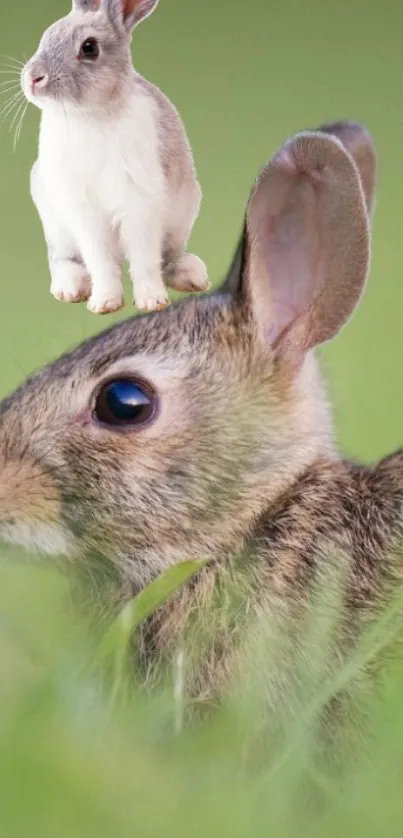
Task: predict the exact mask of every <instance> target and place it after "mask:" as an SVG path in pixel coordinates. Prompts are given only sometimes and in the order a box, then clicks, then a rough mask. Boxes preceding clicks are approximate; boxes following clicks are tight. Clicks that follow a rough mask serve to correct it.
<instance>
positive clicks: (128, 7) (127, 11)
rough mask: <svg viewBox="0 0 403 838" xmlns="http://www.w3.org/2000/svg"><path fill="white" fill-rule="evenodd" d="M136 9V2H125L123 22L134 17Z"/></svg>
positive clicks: (132, 0) (130, 0)
mask: <svg viewBox="0 0 403 838" xmlns="http://www.w3.org/2000/svg"><path fill="white" fill-rule="evenodd" d="M135 8H136V0H123V20H126V18H127V17H129V15H132V14H133V12H134V10H135Z"/></svg>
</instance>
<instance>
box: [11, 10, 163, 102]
mask: <svg viewBox="0 0 403 838" xmlns="http://www.w3.org/2000/svg"><path fill="white" fill-rule="evenodd" d="M157 3H158V0H137V2H134V0H132V2H128V0H126V2H125V0H99V2H97V0H75V2H74V3H73V10H72V11H71V12H70V13H69V14H68V15H66V17H64V18H62V19H61V20H58V21H56V22H55V23H53V24H52V25H51V26H50V27H49V28H48V29H47V30H46V31H45V32H44V34H43V36H42V38H41V40H40V43H39V47H38V49H37V51H36V53H35V55H34V56H33V57H32V58H31V59H30V61H28V62H27V64H26V67H25V68H24V73H30V74H31V75H33V76H35V75H36V76H41V75H43V74H45V73H46V75H47V77H48V82H47V88H46V93H47V97H49V96H52V95H53V97H54V98H55V99H56V100H60V101H62V102H63V101H68V102H71V103H76V104H77V105H80V106H81V105H87V106H90V105H103V104H107V103H108V102H112V101H114V102H116V101H118V100H119V92H120V91H123V90H125V88H126V87H127V85H128V83H130V82H131V77H132V59H131V51H130V40H131V33H132V30H133V28H134V27H135V26H136V25H137V24H138V23H140V21H141V20H143V18H145V17H147V16H148V15H149V14H151V12H152V11H153V10H154V8H155V7H156V5H157ZM88 38H96V39H97V41H98V43H99V45H100V55H99V58H98V59H97V61H96V63H95V62H90V61H89V62H78V61H77V54H78V51H79V49H80V45H81V44H82V43H83V42H84V41H85V40H86V39H88ZM25 92H27V91H26V90H25ZM28 95H29V94H28ZM35 104H37V105H38V104H39V106H40V102H38V101H35Z"/></svg>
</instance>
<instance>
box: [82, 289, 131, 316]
mask: <svg viewBox="0 0 403 838" xmlns="http://www.w3.org/2000/svg"><path fill="white" fill-rule="evenodd" d="M124 304H125V301H124V296H123V293H122V292H121V291H118V292H111V293H108V292H106V293H100V292H98V293H95V294H94V293H92V294H91V297H90V299H89V300H88V303H87V308H88V310H89V311H92V312H93V314H111V313H112V312H113V311H119V309H120V308H123V306H124Z"/></svg>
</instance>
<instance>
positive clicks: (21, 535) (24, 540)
mask: <svg viewBox="0 0 403 838" xmlns="http://www.w3.org/2000/svg"><path fill="white" fill-rule="evenodd" d="M0 537H1V538H2V539H3V541H7V542H8V543H9V544H14V545H17V546H18V547H26V548H29V549H30V550H37V551H38V552H39V553H43V554H45V555H49V556H54V555H64V556H70V555H71V554H72V552H74V543H73V539H72V537H71V535H69V533H68V532H66V531H65V530H64V529H63V528H62V527H61V526H60V525H59V524H53V523H52V524H44V523H38V522H37V521H35V522H34V521H33V522H32V523H24V522H19V523H16V524H2V525H1V526H0Z"/></svg>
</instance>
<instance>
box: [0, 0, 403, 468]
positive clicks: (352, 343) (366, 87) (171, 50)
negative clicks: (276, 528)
mask: <svg viewBox="0 0 403 838" xmlns="http://www.w3.org/2000/svg"><path fill="white" fill-rule="evenodd" d="M67 11H68V2H67V0H66V2H63V0H36V2H35V3H30V2H29V1H28V0H26V2H24V3H23V4H21V3H11V4H6V5H3V9H2V25H1V33H0V52H1V53H3V54H6V55H8V56H14V57H16V58H26V57H29V56H30V55H31V54H32V52H34V51H35V49H36V45H37V42H38V40H39V37H40V35H41V33H42V32H43V30H44V29H45V27H46V26H47V25H49V24H50V23H51V22H52V21H53V20H55V19H56V18H57V17H60V16H62V15H63V14H65V13H66V12H67ZM402 20H403V11H402V8H401V7H399V5H398V3H396V1H395V0H394V1H393V0H382V2H380V0H372V2H371V3H368V2H364V0H349V2H348V3H347V2H346V0H344V2H338V3H336V2H328V3H324V2H323V0H322V2H319V0H283V2H282V3H271V2H268V0H249V2H247V3H245V2H244V3H242V2H240V1H239V0H238V2H233V0H232V2H230V0H214V1H213V0H203V2H200V0H193V2H192V0H161V2H160V4H159V8H158V9H157V11H156V13H155V14H154V15H153V16H152V17H151V18H150V19H149V20H148V21H146V22H145V23H144V24H143V25H142V26H141V27H139V29H138V31H137V32H136V34H135V38H134V45H133V53H134V58H135V64H136V67H137V68H138V70H139V71H140V72H142V73H143V74H144V75H145V76H147V77H148V78H149V79H151V80H152V81H154V82H156V83H157V84H158V85H159V86H160V87H161V88H162V89H163V91H164V92H165V93H166V94H168V96H170V97H171V99H172V100H173V101H174V103H175V104H176V106H177V107H178V109H179V111H180V113H181V115H182V118H183V120H184V122H185V125H186V128H187V130H188V133H189V136H190V139H191V142H192V145H193V150H194V155H195V159H196V165H197V168H198V173H199V179H200V181H201V185H202V188H203V191H204V201H203V204H202V210H201V214H200V217H199V220H198V221H197V223H196V225H195V228H194V234H193V243H192V244H193V249H194V251H195V252H197V253H198V254H200V256H201V257H203V258H204V259H205V260H206V262H207V264H208V267H209V272H210V276H211V277H212V278H213V279H214V281H218V280H219V279H220V277H221V276H222V274H223V272H224V271H225V269H226V267H227V264H228V262H229V260H230V258H231V256H232V251H233V247H234V245H235V241H236V238H237V235H238V232H239V228H240V224H241V218H242V212H243V206H244V202H245V199H246V196H247V193H248V190H249V187H250V185H251V182H252V180H253V178H254V176H255V174H256V172H257V170H258V168H259V166H260V165H261V164H262V163H263V162H264V161H265V160H266V159H267V158H268V157H269V156H270V154H271V153H272V152H273V151H274V149H275V148H276V146H277V145H278V144H280V143H281V142H282V141H283V139H285V138H286V137H287V136H288V135H289V134H291V133H293V132H295V131H297V130H299V129H301V128H304V127H314V126H315V125H317V124H318V123H320V122H322V121H323V120H333V119H336V118H344V117H347V118H352V119H356V120H361V121H363V122H365V123H366V124H367V126H368V127H369V129H370V131H371V132H372V133H373V135H374V137H375V141H376V145H377V148H378V154H379V187H378V205H377V211H376V215H375V224H374V239H373V266H372V271H371V277H370V284H369V288H368V292H367V294H366V297H365V299H364V301H363V303H362V305H361V308H360V310H359V312H358V313H357V314H356V315H355V317H354V319H353V321H352V322H351V324H350V325H349V327H348V328H347V329H346V330H345V331H344V332H343V334H342V335H341V336H340V337H339V338H338V339H337V340H336V341H335V343H334V345H332V346H331V347H327V348H326V350H325V352H324V368H325V370H326V374H327V376H328V379H329V382H330V393H331V396H332V398H333V400H334V403H335V418H336V425H337V428H338V433H339V439H340V442H341V445H342V447H343V449H344V451H345V452H346V453H348V454H351V455H353V456H356V457H363V458H366V459H372V458H374V457H376V456H380V455H382V454H384V453H386V452H387V451H388V450H389V449H391V448H393V447H398V446H399V445H400V444H401V443H402V432H401V431H402V412H403V410H402V409H403V390H402V375H401V359H402V358H403V330H402V328H401V312H402V311H403V282H402V281H401V266H400V261H401V242H402V237H403V230H402V219H403V194H402V189H401V185H400V165H401V164H400V155H401V149H402V148H403V119H402V116H401V105H400V99H401V88H402V78H403V50H402V36H401V29H402V27H401V22H402ZM6 62H7V59H6V58H4V57H3V58H1V59H0V63H3V64H5V63H6ZM6 79H7V76H6V75H4V74H2V75H1V80H2V81H5V80H6ZM1 89H2V90H3V94H2V97H1V98H2V100H3V101H4V102H5V100H6V94H5V93H4V87H3V88H1ZM38 119H39V113H38V112H36V111H35V109H34V108H33V107H30V108H29V109H28V112H27V115H26V118H25V123H24V128H23V131H22V135H21V139H20V142H19V144H18V146H17V149H16V152H15V153H13V144H12V137H11V135H10V133H9V130H8V129H9V125H10V122H11V119H10V118H8V119H7V120H6V121H5V122H4V123H3V125H2V127H1V131H0V184H1V191H0V196H1V219H2V220H1V225H0V254H1V289H2V298H1V299H2V303H1V307H0V334H1V344H0V351H1V357H2V359H3V361H2V365H1V372H0V395H3V394H4V393H5V392H6V391H8V390H9V389H11V388H12V387H14V386H15V385H16V384H17V383H18V381H19V380H20V379H21V378H22V377H23V376H24V375H26V374H27V373H29V372H30V371H32V369H33V368H35V367H37V366H39V365H41V364H43V363H44V362H46V361H48V360H50V359H52V358H53V357H54V356H56V355H58V354H59V353H60V352H62V351H63V350H65V349H66V348H68V347H69V346H71V345H72V344H74V343H76V342H77V341H80V340H82V339H83V338H84V337H86V336H87V335H89V334H91V333H94V332H96V331H99V330H101V329H102V328H104V327H105V326H107V325H109V323H110V322H112V320H113V318H112V317H108V318H102V319H101V318H97V317H95V316H94V315H92V314H89V313H88V312H87V310H86V308H85V306H79V307H78V306H66V305H63V304H61V303H57V302H56V301H54V300H53V298H52V297H51V296H50V293H49V277H48V269H47V263H46V253H45V246H44V241H43V236H42V230H41V227H40V223H39V220H38V218H37V215H36V211H35V209H34V207H33V205H32V203H31V199H30V195H29V185H28V181H29V170H30V166H31V164H32V162H33V160H34V158H35V146H36V138H37V129H38ZM130 313H131V310H130V307H127V308H126V310H125V311H124V312H123V314H122V315H119V316H124V317H127V316H128V315H129V314H130ZM115 319H118V316H117V317H115Z"/></svg>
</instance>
